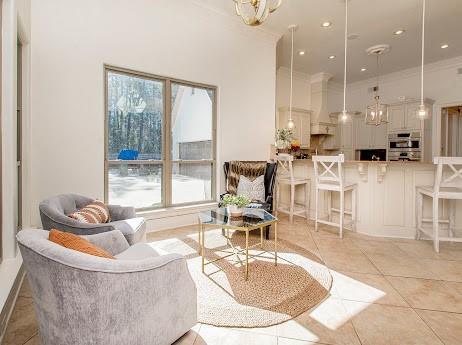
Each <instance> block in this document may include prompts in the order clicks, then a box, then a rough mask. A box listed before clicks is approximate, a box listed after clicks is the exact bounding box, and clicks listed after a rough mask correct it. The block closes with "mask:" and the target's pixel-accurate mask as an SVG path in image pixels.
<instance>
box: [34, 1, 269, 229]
mask: <svg viewBox="0 0 462 345" xmlns="http://www.w3.org/2000/svg"><path fill="white" fill-rule="evenodd" d="M32 31H33V35H34V44H33V47H32V90H33V93H32V115H33V116H32V117H33V122H32V139H31V140H32V147H33V151H32V157H33V166H32V169H33V185H34V186H33V200H32V204H31V207H32V211H33V220H34V221H35V223H36V224H38V223H39V217H38V212H37V205H38V203H39V202H40V200H42V199H44V198H47V197H49V196H52V195H55V194H58V193H67V192H76V193H80V194H84V195H88V196H92V197H95V198H96V197H98V198H102V197H103V191H104V165H103V163H104V162H103V158H104V78H103V64H105V63H106V64H111V65H115V66H120V67H125V68H130V69H134V70H139V71H143V72H149V73H153V74H157V75H164V76H170V77H175V78H179V79H185V80H190V81H194V82H200V83H205V84H211V85H216V86H218V133H217V134H218V166H217V170H218V172H219V176H221V175H222V174H221V171H222V167H221V164H222V162H223V161H225V160H230V159H244V160H245V159H248V160H251V159H267V158H268V155H269V145H270V144H271V143H272V142H273V136H274V117H275V85H276V80H275V79H276V41H277V37H274V36H271V35H269V34H267V33H264V32H262V31H261V30H258V29H256V28H250V27H246V26H245V25H243V24H242V23H241V22H240V21H239V20H238V18H235V17H234V16H233V17H227V16H224V15H221V14H218V13H216V12H213V11H211V10H208V9H207V8H204V7H201V6H199V5H198V4H196V3H195V2H194V1H190V0H175V1H171V0H157V1H152V0H117V1H114V0H98V1H94V0H33V1H32ZM218 190H220V188H218Z"/></svg>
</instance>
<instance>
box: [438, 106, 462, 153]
mask: <svg viewBox="0 0 462 345" xmlns="http://www.w3.org/2000/svg"><path fill="white" fill-rule="evenodd" d="M441 155H443V156H451V157H462V104H461V105H456V106H451V107H446V108H442V109H441Z"/></svg>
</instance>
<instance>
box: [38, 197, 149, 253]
mask: <svg viewBox="0 0 462 345" xmlns="http://www.w3.org/2000/svg"><path fill="white" fill-rule="evenodd" d="M91 202H93V199H92V198H87V197H85V196H82V195H77V194H62V195H57V196H54V197H51V198H49V199H46V200H43V201H42V202H41V203H40V205H39V211H40V218H41V220H42V226H43V229H45V230H51V229H58V230H61V231H67V232H71V233H73V234H76V235H92V234H97V233H100V232H106V231H112V230H115V229H117V230H120V231H121V232H122V233H123V234H124V236H125V238H126V239H127V241H128V243H130V245H132V244H135V243H137V242H140V241H144V240H145V239H146V222H145V220H144V218H143V217H137V216H136V211H135V209H134V208H133V207H124V206H117V205H107V207H108V209H109V216H110V219H111V221H110V222H109V223H102V224H88V223H83V222H80V221H78V220H76V219H73V218H70V217H68V216H67V215H68V214H71V213H74V212H75V211H77V210H78V209H81V208H83V207H85V206H87V205H88V204H90V203H91Z"/></svg>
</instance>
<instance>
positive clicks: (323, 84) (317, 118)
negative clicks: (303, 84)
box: [310, 73, 337, 135]
mask: <svg viewBox="0 0 462 345" xmlns="http://www.w3.org/2000/svg"><path fill="white" fill-rule="evenodd" d="M331 78H332V75H331V74H328V73H317V74H314V75H312V76H311V80H310V84H311V110H312V113H311V135H334V134H335V128H336V127H337V125H336V123H333V122H332V121H331V118H330V116H329V110H328V108H327V93H328V83H329V80H330V79H331Z"/></svg>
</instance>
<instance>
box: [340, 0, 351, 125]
mask: <svg viewBox="0 0 462 345" xmlns="http://www.w3.org/2000/svg"><path fill="white" fill-rule="evenodd" d="M348 1H349V0H345V42H344V46H345V59H344V65H343V110H342V112H341V113H340V114H339V115H338V121H339V122H341V123H347V122H351V114H350V113H348V112H347V110H346V87H347V53H348Z"/></svg>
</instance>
